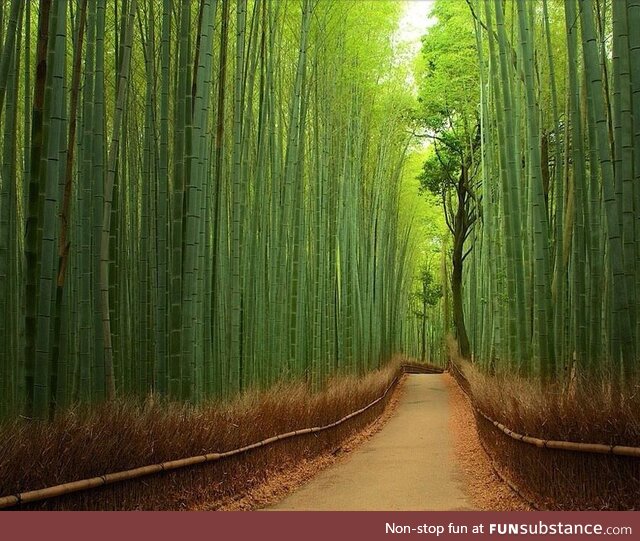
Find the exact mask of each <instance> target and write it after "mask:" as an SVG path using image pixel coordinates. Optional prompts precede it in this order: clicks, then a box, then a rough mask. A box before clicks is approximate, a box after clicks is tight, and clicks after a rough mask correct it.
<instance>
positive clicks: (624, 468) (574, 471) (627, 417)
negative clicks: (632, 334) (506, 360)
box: [456, 359, 640, 510]
mask: <svg viewBox="0 0 640 541" xmlns="http://www.w3.org/2000/svg"><path fill="white" fill-rule="evenodd" d="M456 363H457V364H458V365H459V366H462V368H463V372H464V376H465V378H466V380H467V382H468V387H469V389H470V392H471V395H472V397H473V401H474V403H475V404H476V405H477V406H478V407H479V408H480V409H481V410H482V411H483V412H484V413H485V414H486V415H488V416H489V417H491V418H492V419H494V420H496V421H498V422H500V423H503V424H504V425H505V426H507V427H508V428H510V429H511V430H513V431H515V432H518V433H520V434H524V435H527V436H534V437H538V438H541V439H545V440H546V439H553V440H561V441H572V442H582V443H602V444H607V445H629V446H640V396H638V394H634V393H632V392H629V393H627V395H626V396H625V398H624V400H623V401H622V402H621V403H614V402H612V400H611V399H610V392H609V390H608V389H607V388H606V386H604V385H603V384H602V383H601V382H593V383H589V382H582V383H581V386H580V387H581V388H580V390H579V391H577V390H576V389H575V386H574V387H573V388H568V389H567V388H565V387H563V386H561V385H552V384H549V385H545V386H544V387H543V386H541V384H540V383H538V382H534V381H530V380H526V379H523V378H518V377H516V376H513V375H496V376H487V375H485V374H482V373H481V372H480V371H478V370H476V369H475V368H474V367H473V366H472V365H471V364H469V363H465V362H461V361H460V360H459V359H458V360H456ZM463 384H464V382H463ZM476 424H477V428H478V433H479V435H480V438H481V440H482V442H483V443H484V445H485V447H486V448H487V450H488V451H489V453H490V455H491V456H492V457H493V459H494V460H495V461H496V462H497V464H498V466H499V467H501V468H503V470H504V473H505V474H506V476H507V477H508V478H509V479H511V481H512V482H513V483H514V484H515V485H516V486H517V487H518V488H519V489H520V490H521V491H522V492H523V493H524V494H525V496H527V498H529V499H531V500H533V501H536V502H537V503H538V504H539V505H540V506H541V507H545V508H549V509H576V510H578V509H579V510H584V509H617V510H629V509H640V460H638V459H637V458H631V457H621V456H614V455H598V454H591V453H582V452H573V451H559V450H553V449H540V448H537V447H534V446H532V445H528V444H525V443H522V442H519V441H516V440H514V439H513V438H510V437H509V436H507V435H505V434H504V433H503V432H501V431H500V430H498V429H497V428H496V427H495V426H493V424H492V423H490V422H488V421H487V420H486V419H484V417H482V416H480V415H477V414H476Z"/></svg>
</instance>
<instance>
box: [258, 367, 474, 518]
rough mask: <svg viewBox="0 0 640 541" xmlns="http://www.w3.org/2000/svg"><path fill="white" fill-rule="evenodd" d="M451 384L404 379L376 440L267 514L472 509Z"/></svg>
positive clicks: (437, 378) (431, 377) (436, 378)
mask: <svg viewBox="0 0 640 541" xmlns="http://www.w3.org/2000/svg"><path fill="white" fill-rule="evenodd" d="M448 378H449V376H446V375H435V374H428V375H427V374H419V375H418V374H415V375H409V376H407V379H406V381H405V383H404V389H403V394H402V396H401V397H400V399H399V402H398V404H397V407H396V410H395V413H394V415H393V416H392V417H391V418H390V419H389V421H388V422H387V423H386V424H385V426H384V427H383V428H382V429H381V430H380V431H379V432H378V433H377V434H375V435H374V436H372V437H371V438H370V439H369V440H368V441H366V442H365V443H363V444H362V445H360V446H359V447H357V448H356V449H355V450H353V451H352V452H351V453H349V454H348V455H346V456H345V457H344V459H343V460H340V461H338V462H337V463H335V464H334V465H333V466H332V467H329V468H326V469H324V470H323V471H322V472H320V473H319V474H318V475H316V476H315V477H314V478H313V479H312V480H311V481H310V482H308V483H307V484H306V485H304V486H302V487H301V488H300V489H299V490H296V491H295V492H293V493H292V494H290V495H289V496H287V497H285V498H284V499H283V500H281V501H280V502H278V503H277V504H275V505H273V506H271V507H270V508H269V509H273V510H471V509H477V508H478V507H477V505H475V504H474V502H473V499H472V497H471V494H470V493H469V492H468V490H467V489H466V486H465V485H467V484H468V483H467V482H465V475H464V473H463V470H462V469H461V468H460V467H459V466H458V461H457V459H456V449H455V443H454V440H455V436H453V435H452V432H451V428H452V423H451V419H452V417H451V409H452V408H451V405H450V393H449V392H448V390H449V389H448V387H449V386H448V385H447V380H448ZM471 429H473V430H474V431H475V429H474V428H473V426H471Z"/></svg>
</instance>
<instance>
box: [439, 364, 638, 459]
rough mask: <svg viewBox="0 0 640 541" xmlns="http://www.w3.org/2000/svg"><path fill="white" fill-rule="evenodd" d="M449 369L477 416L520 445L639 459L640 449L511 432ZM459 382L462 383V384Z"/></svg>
mask: <svg viewBox="0 0 640 541" xmlns="http://www.w3.org/2000/svg"><path fill="white" fill-rule="evenodd" d="M450 367H451V369H452V370H451V372H452V375H453V377H454V379H455V380H456V382H457V383H458V385H459V386H460V388H461V389H462V391H463V392H464V393H465V394H466V395H467V396H468V397H469V400H470V402H471V406H472V407H473V409H475V410H476V411H477V412H478V414H479V415H481V416H482V417H484V418H485V419H486V420H487V421H488V422H490V423H491V424H492V425H493V426H495V427H496V428H497V429H498V430H500V431H501V432H503V433H504V434H506V435H507V436H509V437H510V438H512V439H514V440H516V441H521V442H522V443H526V444H529V445H534V446H536V447H539V448H542V449H558V450H561V451H576V452H580V453H596V454H601V455H619V456H630V457H635V458H640V447H631V446H628V445H605V444H602V443H580V442H573V441H558V440H545V439H543V438H537V437H534V436H525V435H524V434H519V433H518V432H516V431H515V430H511V429H510V428H508V427H507V426H505V425H504V424H502V423H500V422H498V421H496V420H495V419H492V418H491V417H490V416H489V415H487V414H486V413H484V412H483V411H482V410H481V409H480V408H479V407H478V406H477V405H476V403H475V400H474V399H473V394H472V393H471V390H470V389H469V384H468V382H467V379H466V377H465V375H464V374H463V373H462V371H461V370H460V368H459V367H458V366H457V365H456V364H455V363H454V362H453V361H451V362H450ZM461 380H462V381H463V382H464V383H462V382H461Z"/></svg>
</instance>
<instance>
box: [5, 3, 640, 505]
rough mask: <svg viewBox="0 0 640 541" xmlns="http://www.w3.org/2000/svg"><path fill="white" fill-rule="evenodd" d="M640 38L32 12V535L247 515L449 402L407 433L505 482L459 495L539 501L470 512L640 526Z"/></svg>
mask: <svg viewBox="0 0 640 541" xmlns="http://www.w3.org/2000/svg"><path fill="white" fill-rule="evenodd" d="M638 29H640V0H0V134H1V136H0V141H1V146H0V441H4V442H6V443H4V444H0V445H1V446H0V508H3V507H11V506H15V505H23V506H26V507H27V508H32V509H40V508H43V509H85V508H86V509H139V508H145V509H175V508H177V504H176V501H177V500H176V498H179V499H180V501H181V502H183V503H182V504H181V505H183V506H187V507H188V508H190V509H196V508H197V509H205V508H206V509H227V508H228V507H226V506H227V505H228V502H229V501H231V500H233V501H238V498H240V497H241V496H243V495H245V496H246V495H247V494H253V492H252V491H254V490H259V487H260V486H262V485H261V483H264V482H266V479H267V478H268V477H269V476H270V475H271V473H270V472H273V471H274V469H278V471H280V470H286V468H291V467H293V466H292V465H294V464H296V463H299V462H300V461H303V460H307V459H309V457H322V456H325V455H327V456H330V455H331V454H332V453H333V454H334V455H335V453H336V451H335V449H339V448H341V446H342V447H343V446H344V445H343V444H344V442H347V441H350V440H349V438H353V437H358V436H357V435H358V434H362V433H364V432H363V431H365V432H366V431H367V430H371V429H370V428H368V427H370V426H373V425H372V423H374V424H376V423H388V425H387V424H384V426H383V427H382V429H381V431H380V432H379V433H378V434H376V435H374V436H373V438H374V439H375V438H378V437H380V438H384V437H385V434H386V432H385V431H386V430H387V429H386V428H385V427H386V426H389V427H391V426H392V424H393V423H395V422H398V423H400V422H401V419H402V412H403V409H402V408H403V407H404V406H403V404H405V403H407V404H408V403H413V402H410V400H412V399H413V398H412V397H413V396H414V395H413V394H412V393H415V396H416V397H417V398H416V400H422V399H423V398H424V397H429V396H434V395H433V393H436V394H437V391H438V390H439V391H442V393H441V395H438V396H441V398H438V400H443V401H444V402H443V403H442V404H443V406H442V407H443V408H445V409H443V410H442V411H443V412H444V413H442V415H443V416H444V417H443V419H445V420H444V423H445V424H446V422H447V421H446V419H450V421H449V422H450V423H452V426H454V427H456V428H452V429H450V430H448V431H447V430H444V431H443V432H442V434H441V438H442V440H436V439H434V438H437V437H440V436H438V434H440V432H438V430H439V429H435V428H433V426H432V430H431V431H430V428H429V423H431V422H434V421H430V420H429V419H431V417H427V415H433V414H434V413H433V412H439V411H440V410H439V409H438V406H437V404H436V403H432V402H430V401H429V400H426V399H425V400H426V401H425V402H424V403H422V402H421V403H420V407H421V408H423V409H425V410H427V409H429V408H432V412H431V413H429V412H425V413H424V415H425V417H424V419H423V420H422V421H420V422H419V424H420V428H419V429H418V428H417V427H416V426H415V425H412V426H407V427H405V428H403V429H402V430H400V429H399V430H398V431H397V432H399V433H402V434H404V436H403V437H406V438H411V437H412V432H413V431H414V430H424V431H425V432H424V434H425V436H424V438H423V440H419V441H418V439H416V442H417V443H416V442H414V443H415V445H427V446H429V445H432V446H434V449H435V448H447V449H448V448H449V447H451V449H456V448H457V447H456V446H459V445H463V444H461V443H460V441H462V439H461V438H475V439H473V441H474V442H475V443H473V445H475V446H476V447H477V449H478V450H477V451H474V452H477V455H474V456H477V459H471V460H470V462H471V463H474V462H476V461H480V460H483V461H489V462H487V463H488V464H489V463H490V464H491V468H493V470H492V469H491V468H489V467H488V470H487V471H489V472H491V471H494V470H495V471H496V472H497V473H496V474H493V473H491V474H489V473H485V474H481V473H479V471H480V468H471V469H470V471H466V470H465V468H466V466H464V465H461V464H458V463H456V461H454V459H453V458H451V461H453V463H452V465H451V466H450V467H451V468H453V469H452V470H451V471H452V472H453V473H452V474H451V476H452V479H454V478H457V477H456V475H457V473H455V472H457V471H458V469H460V471H463V470H464V475H466V476H467V477H465V479H467V481H466V485H468V486H473V485H474V483H475V484H476V485H478V484H484V485H488V486H491V487H493V488H492V489H491V490H493V491H499V490H506V491H507V492H508V493H509V496H508V497H506V496H505V497H503V498H502V499H500V498H498V500H499V501H500V502H501V503H500V505H498V506H497V507H496V505H497V504H495V503H487V501H488V500H486V497H485V496H482V495H480V494H475V493H474V492H473V490H472V489H469V488H464V487H463V490H462V492H464V493H465V494H466V495H465V496H464V498H467V499H466V500H465V501H466V502H467V503H466V504H465V508H467V507H468V508H469V509H492V510H506V509H526V508H528V509H533V508H535V509H538V508H539V507H540V508H547V509H564V510H566V509H640V496H638V495H639V494H640V484H639V483H640V481H639V479H640V460H639V459H640V447H639V446H640V392H639V391H640V370H639V368H638V359H639V355H640V303H639V302H638V298H639V296H640V31H639V30H638ZM431 382H433V383H431ZM429 385H431V387H429ZM421 386H422V387H421ZM425 386H426V387H425ZM433 386H436V387H437V388H436V387H433ZM400 387H401V388H402V389H401V390H399V391H397V390H396V388H400ZM423 387H424V388H423ZM434 389H435V390H434ZM429 393H431V394H429ZM403 400H404V401H405V402H403ZM434 400H436V399H435V398H434ZM407 401H409V402H407ZM447 401H448V402H447ZM394 404H395V405H394ZM433 404H435V405H433ZM444 404H450V405H449V406H446V407H445V405H444ZM394 412H395V413H394ZM447 412H449V413H447ZM456 416H458V417H456ZM465 416H466V417H465ZM464 418H468V419H470V421H469V422H466V421H464ZM385 419H387V420H385ZM416 419H418V418H416ZM463 426H464V427H465V428H461V427H463ZM307 427H314V428H307ZM500 427H504V430H502V428H500ZM376 430H377V429H376ZM389 430H391V428H389ZM292 431H293V432H292ZM305 431H307V432H305ZM464 431H466V432H464ZM374 432H375V431H374ZM449 432H450V434H449ZM305 434H308V435H305ZM417 434H418V433H417V432H416V433H415V434H413V436H415V437H416V438H417V437H418V435H417ZM471 434H472V435H471ZM514 434H515V436H514ZM354 435H355V436H354ZM367 437H369V436H367ZM280 439H287V442H286V443H285V442H282V443H274V444H273V445H272V442H273V441H276V440H278V441H279V440H280ZM365 439H366V438H365ZM374 439H372V440H371V442H373V441H374ZM424 440H428V441H427V443H424ZM528 440H530V441H528ZM464 441H467V440H464ZM469 441H471V440H469ZM540 442H542V443H540ZM397 443H398V445H401V443H400V442H397ZM556 444H558V445H556ZM358 445H368V444H367V443H364V444H358ZM403 445H404V444H403ZM410 445H413V443H411V444H409V443H407V444H406V445H405V447H406V448H407V449H410ZM469 445H471V444H469ZM554 446H555V448H556V449H565V451H553V452H552V451H548V450H547V448H553V447H554ZM594 446H595V447H594ZM598 446H603V448H605V450H597V449H599V448H598ZM263 447H264V449H265V450H264V451H263V450H261V449H262V448H263ZM267 449H271V450H270V451H268V450H267ZM420 449H423V448H422V447H421V448H420ZM428 449H430V448H429V447H427V450H428ZM594 449H596V450H595V451H594ZM616 449H617V450H616ZM349 452H350V453H352V454H354V455H355V454H357V453H358V452H359V451H358V448H356V449H355V450H352V451H349ZM363 452H364V451H363ZM415 452H418V451H417V450H416V451H415ZM420 452H422V451H420ZM456 452H457V451H456ZM468 452H470V451H468ZM203 453H205V455H204V458H203V457H202V455H203ZM452 453H453V451H452ZM563 453H564V454H563ZM594 453H595V454H594ZM598 453H600V454H598ZM602 453H604V454H602ZM236 455H237V458H232V456H233V457H236ZM198 456H199V458H198ZM227 456H228V457H229V458H227ZM451 456H453V454H452V455H451ZM455 456H459V455H455ZM89 457H91V458H89ZM185 457H192V458H190V459H187V458H185ZM194 457H195V458H197V460H196V461H195V462H194V461H193V460H192V459H194V460H195V458H194ZM207 457H208V458H207ZM63 458H64V459H63ZM201 459H202V460H201ZM189 460H192V462H191V463H194V464H195V463H199V462H198V461H200V462H202V461H204V462H211V464H207V466H206V467H205V466H199V467H198V468H197V469H195V470H189V469H188V468H183V466H187V465H188V464H187V463H188V462H189ZM371 460H375V456H373V457H372V458H371ZM396 460H397V461H398V464H400V463H402V461H403V459H402V457H401V456H398V457H397V458H396ZM456 460H457V459H456ZM171 461H174V462H175V463H174V462H171ZM181 461H182V462H184V463H181V464H180V465H177V462H181ZM588 461H592V462H588ZM468 462H469V460H468ZM191 463H189V464H191ZM152 464H153V465H156V466H158V469H157V470H154V471H162V472H164V471H167V470H168V469H173V468H180V470H179V471H178V470H176V472H175V473H171V474H166V477H165V476H164V474H163V476H157V475H156V476H153V475H152V476H151V477H150V478H149V479H150V480H148V484H147V485H145V486H146V488H145V489H142V488H140V487H138V488H135V489H134V488H132V486H133V485H132V481H131V479H134V478H137V477H139V476H140V475H143V473H140V472H138V473H135V471H137V470H135V469H136V468H138V469H140V468H142V467H143V466H144V467H149V465H152ZM167 464H171V465H170V466H167ZM372 464H373V466H372V470H376V469H377V467H376V466H375V461H374V462H372ZM385 464H386V463H385ZM585 464H591V466H589V465H586V466H585ZM398 467H399V468H400V467H401V466H398ZM436 467H437V465H436V464H431V465H430V464H428V463H425V464H424V475H425V476H428V475H429V471H430V468H431V469H433V468H436ZM247 468H252V469H253V470H252V471H254V473H251V474H249V473H248V471H249V470H248V469H247ZM384 468H386V465H385V466H384V467H382V466H381V469H384ZM421 469H422V466H421ZM447 471H448V470H447ZM132 472H134V473H132ZM598 472H601V473H598ZM151 473H152V472H151V470H149V472H147V473H144V475H148V474H151ZM111 474H115V475H116V476H120V479H128V480H129V481H127V482H125V483H124V484H114V486H113V488H111V489H109V490H106V489H105V490H102V489H101V490H100V491H97V492H96V493H95V494H94V495H93V496H92V495H91V493H89V492H86V493H85V492H81V491H84V490H85V489H86V488H87V487H85V486H81V481H80V480H85V481H87V480H89V481H91V480H92V479H93V478H95V476H100V477H99V478H100V479H102V480H103V481H104V482H103V481H99V483H101V484H110V483H111V482H112V481H111V480H110V478H109V475H111ZM354 475H355V474H354ZM362 475H363V478H365V477H367V475H369V474H366V475H365V474H362ZM480 475H493V477H492V478H491V479H488V478H487V479H484V480H482V479H480V478H479V477H478V476H480ZM412 476H413V473H412V474H411V475H407V476H404V478H405V480H404V481H402V482H404V483H408V482H410V481H409V480H407V478H408V477H412ZM400 477H402V476H401V475H398V478H400ZM472 478H473V479H475V481H471V480H469V479H472ZM114 479H115V477H114ZM113 482H114V483H115V481H113ZM385 482H386V481H385ZM398 482H400V481H398ZM411 482H413V483H420V482H422V483H423V486H424V487H426V485H427V484H428V483H432V481H428V480H422V481H420V476H419V475H418V476H417V477H416V478H414V479H413V480H412V481H411ZM439 482H441V481H438V483H439ZM442 482H443V483H444V481H442ZM64 483H67V484H66V485H64ZM74 483H77V487H76V486H75V485H74ZM163 483H165V485H163ZM166 483H171V487H172V490H171V491H168V492H169V493H171V494H174V496H171V494H168V493H167V491H166V490H164V489H163V488H162V487H163V486H168V485H166ZM345 483H348V482H347V481H345ZM451 483H453V484H455V482H454V481H451ZM85 484H87V483H85ZM89 484H90V483H89ZM312 484H313V480H312V481H310V484H309V487H312ZM71 485H73V487H72V488H69V487H70V486H71ZM507 485H509V486H511V487H512V488H513V487H514V486H516V487H517V490H512V491H511V492H509V489H508V488H506V489H505V488H500V486H502V487H507ZM93 486H98V485H96V484H94V485H93ZM345 486H346V485H345ZM44 487H49V488H46V490H44V491H43V490H39V493H38V494H36V493H35V492H34V493H33V494H32V493H31V492H30V491H36V489H44ZM440 488H442V490H443V491H444V492H446V490H445V488H444V487H440ZM431 489H433V490H435V489H438V486H435V488H434V487H432V488H430V489H429V490H431ZM342 490H343V491H344V490H347V489H346V488H344V487H343V488H342ZM362 490H363V491H364V492H366V491H367V490H368V489H366V488H365V489H362ZM456 490H457V489H456ZM46 491H49V492H48V493H47V494H49V493H50V495H47V496H45V495H43V493H45V492H46ZM402 491H404V492H407V491H409V489H408V488H407V489H406V490H405V489H404V488H402V490H401V491H400V492H402ZM36 492H38V491H36ZM76 492H78V494H75V493H76ZM322 492H323V491H322V490H319V493H320V495H319V496H318V498H320V499H321V496H322ZM392 492H393V491H392ZM418 492H420V493H422V492H424V493H425V494H424V496H423V497H424V501H420V502H417V501H413V502H407V501H404V500H403V501H399V502H396V503H394V504H393V505H395V507H393V508H394V509H405V508H411V509H416V508H419V509H432V508H433V507H430V505H431V500H430V499H429V498H430V496H429V491H428V490H427V488H424V490H422V489H418ZM71 493H74V494H71ZM160 493H162V495H161V494H160ZM341 494H342V493H341ZM5 495H17V496H5ZM177 495H180V496H177ZM172 497H173V498H174V499H173V500H172V499H171V498H172ZM324 497H325V498H327V502H328V503H327V505H329V503H331V500H332V501H333V502H334V503H333V505H336V506H337V505H339V504H338V503H336V502H339V501H342V500H341V499H340V497H341V496H340V495H332V494H331V493H327V494H325V495H324ZM345 497H346V496H345ZM389 497H390V498H391V497H392V496H389ZM12 498H14V499H12ZM460 498H462V496H460ZM482 498H485V499H484V500H483V499H482ZM510 498H511V499H510ZM518 498H519V499H518ZM320 499H316V500H313V501H312V502H311V503H309V502H306V503H305V502H302V501H301V502H300V503H298V504H295V501H296V493H295V492H294V493H293V495H292V496H291V498H290V499H285V500H283V501H282V503H281V504H277V505H284V507H281V508H286V509H295V508H305V509H309V508H312V509H325V508H326V509H329V508H330V507H322V505H323V504H321V503H318V502H320ZM351 500H352V498H347V499H346V500H345V501H351ZM512 500H513V501H512ZM516 500H517V501H516ZM251 501H253V500H251ZM274 501H275V500H274ZM274 501H268V502H267V501H266V500H265V501H264V502H263V503H262V504H260V505H261V506H263V507H267V506H269V505H276V504H274ZM460 501H462V500H460ZM492 501H493V500H492ZM496 501H497V500H496ZM29 502H33V503H29ZM184 502H186V503H184ZM203 502H206V503H203ZM225 502H227V503H225ZM287 502H289V503H287ZM505 502H512V503H505ZM531 502H534V503H531ZM352 503H353V502H352ZM386 504H387V505H391V504H390V503H389V501H387V502H386ZM247 505H248V506H249V507H251V506H253V507H252V508H256V507H259V505H258V504H255V503H254V504H251V505H249V504H247ZM277 505H276V508H277ZM295 505H299V507H295ZM345 505H346V504H345ZM353 505H355V503H353ZM362 505H363V507H362V509H385V507H384V505H385V502H378V503H376V502H375V501H373V500H372V502H371V503H369V504H366V505H365V504H364V503H363V504H362ZM367 505H368V507H367ZM450 505H451V506H452V507H450V508H451V509H453V508H456V509H458V507H459V505H458V504H455V505H454V504H453V503H451V504H450ZM492 505H493V507H492ZM29 506H31V507H29ZM287 506H291V507H287ZM333 508H335V507H333ZM348 508H349V509H351V507H348ZM353 508H354V509H356V508H358V507H353ZM444 508H447V507H444ZM358 509H359V508H358Z"/></svg>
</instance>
